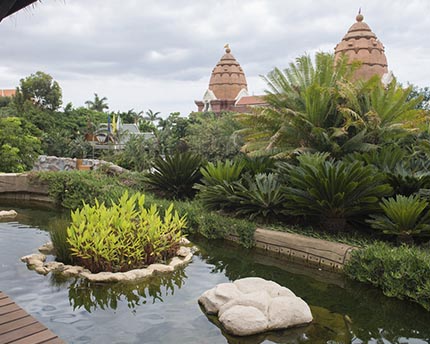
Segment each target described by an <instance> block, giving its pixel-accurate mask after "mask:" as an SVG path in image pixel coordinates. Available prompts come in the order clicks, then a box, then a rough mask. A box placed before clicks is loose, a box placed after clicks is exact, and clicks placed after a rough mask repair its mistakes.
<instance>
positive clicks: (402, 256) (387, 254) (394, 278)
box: [345, 242, 430, 311]
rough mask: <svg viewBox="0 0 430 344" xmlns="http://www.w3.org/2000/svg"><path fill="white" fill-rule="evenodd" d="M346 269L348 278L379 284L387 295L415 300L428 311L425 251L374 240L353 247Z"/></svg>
mask: <svg viewBox="0 0 430 344" xmlns="http://www.w3.org/2000/svg"><path fill="white" fill-rule="evenodd" d="M345 273H346V274H347V276H348V277H349V278H351V279H354V280H357V281H360V282H365V283H370V284H372V285H374V286H376V287H379V288H381V289H382V291H383V292H384V294H385V295H387V296H391V297H397V298H399V299H409V300H412V301H415V302H417V303H419V304H420V305H421V306H423V307H424V308H425V309H427V310H429V311H430V278H429V276H430V257H429V252H428V251H427V252H426V251H424V250H421V249H419V248H417V247H408V246H400V247H392V246H390V245H388V244H386V243H381V242H376V243H374V244H372V245H369V246H367V247H366V248H363V249H360V250H354V251H353V252H352V255H351V259H350V260H349V261H348V262H347V264H346V265H345Z"/></svg>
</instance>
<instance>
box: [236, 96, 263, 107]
mask: <svg viewBox="0 0 430 344" xmlns="http://www.w3.org/2000/svg"><path fill="white" fill-rule="evenodd" d="M265 104H267V102H266V101H265V100H264V96H245V97H242V98H240V99H239V100H238V101H237V102H236V106H238V105H247V106H252V105H265Z"/></svg>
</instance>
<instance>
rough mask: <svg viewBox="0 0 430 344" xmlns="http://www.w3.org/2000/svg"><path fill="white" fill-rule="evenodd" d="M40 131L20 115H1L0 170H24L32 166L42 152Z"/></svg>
mask: <svg viewBox="0 0 430 344" xmlns="http://www.w3.org/2000/svg"><path fill="white" fill-rule="evenodd" d="M38 135H40V132H39V130H38V129H37V128H35V127H34V125H32V124H31V123H29V122H28V121H26V120H25V119H22V118H18V117H5V118H2V117H0V172H23V171H28V170H29V169H31V168H32V166H33V163H34V161H35V160H36V159H37V157H38V155H39V154H40V152H41V142H40V140H39V139H38V137H37V136H38Z"/></svg>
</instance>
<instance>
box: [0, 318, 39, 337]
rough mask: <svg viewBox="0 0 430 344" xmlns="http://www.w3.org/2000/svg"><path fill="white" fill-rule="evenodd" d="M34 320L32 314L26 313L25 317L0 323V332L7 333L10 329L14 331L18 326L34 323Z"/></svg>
mask: <svg viewBox="0 0 430 344" xmlns="http://www.w3.org/2000/svg"><path fill="white" fill-rule="evenodd" d="M36 322H37V320H36V319H34V318H33V317H32V316H30V315H28V314H27V315H26V316H25V317H23V318H21V319H16V320H14V321H9V322H7V323H5V324H3V325H0V333H7V332H10V331H14V330H17V329H19V328H22V327H25V326H28V325H31V324H34V323H36Z"/></svg>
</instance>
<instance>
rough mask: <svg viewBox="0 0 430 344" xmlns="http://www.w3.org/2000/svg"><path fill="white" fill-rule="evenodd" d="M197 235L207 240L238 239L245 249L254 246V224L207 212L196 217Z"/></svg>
mask: <svg viewBox="0 0 430 344" xmlns="http://www.w3.org/2000/svg"><path fill="white" fill-rule="evenodd" d="M197 223H198V225H199V227H198V233H199V234H201V235H203V236H204V237H205V238H208V239H224V238H227V237H228V236H229V235H234V236H238V237H239V243H240V244H241V245H242V246H244V247H247V248H250V247H252V246H254V232H255V229H256V226H255V224H253V223H252V222H249V221H246V220H241V219H234V218H231V217H227V216H223V215H222V214H218V213H215V212H207V213H204V214H202V215H201V216H199V217H198V219H197Z"/></svg>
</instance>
